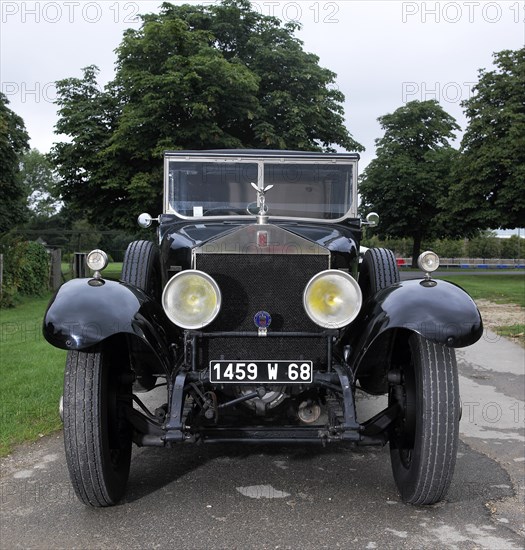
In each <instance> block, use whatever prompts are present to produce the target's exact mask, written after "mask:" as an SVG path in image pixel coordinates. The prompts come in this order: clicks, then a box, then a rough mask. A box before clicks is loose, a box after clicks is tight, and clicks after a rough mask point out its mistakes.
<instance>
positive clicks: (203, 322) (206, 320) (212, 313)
mask: <svg viewBox="0 0 525 550" xmlns="http://www.w3.org/2000/svg"><path fill="white" fill-rule="evenodd" d="M192 276H193V277H200V278H201V279H203V280H204V281H206V282H207V283H208V284H209V285H210V286H211V288H212V290H213V292H214V295H215V305H214V307H213V308H212V309H210V310H209V312H207V313H208V314H207V315H206V316H203V318H201V319H199V321H198V322H193V323H189V322H185V321H184V320H181V319H180V317H177V315H176V314H174V313H173V311H172V310H171V309H170V307H169V305H168V299H169V298H170V296H169V295H170V293H171V292H172V291H173V286H174V285H176V284H178V283H180V282H181V281H183V280H184V278H188V277H192ZM161 303H162V308H163V309H164V313H166V316H167V317H168V319H169V320H170V321H171V322H172V323H173V324H175V325H177V326H178V327H180V328H182V329H186V330H197V329H201V328H203V327H205V326H207V325H209V324H210V323H212V322H213V321H214V320H215V319H216V318H217V315H218V314H219V312H220V310H221V305H222V294H221V290H220V288H219V285H218V284H217V282H216V281H215V279H214V278H213V277H211V276H210V275H208V273H205V272H204V271H199V270H198V269H185V270H184V271H180V272H179V273H176V274H175V275H174V276H173V277H171V279H170V280H169V281H168V282H167V283H166V286H165V287H164V290H163V291H162V297H161Z"/></svg>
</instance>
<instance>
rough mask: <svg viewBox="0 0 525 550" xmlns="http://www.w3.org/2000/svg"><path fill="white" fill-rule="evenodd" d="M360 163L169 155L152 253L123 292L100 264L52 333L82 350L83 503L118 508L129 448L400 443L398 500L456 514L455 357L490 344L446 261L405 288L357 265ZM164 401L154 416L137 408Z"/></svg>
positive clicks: (380, 259) (70, 294) (71, 287)
mask: <svg viewBox="0 0 525 550" xmlns="http://www.w3.org/2000/svg"><path fill="white" fill-rule="evenodd" d="M357 161H358V156H357V155H355V154H320V153H305V152H293V151H259V150H257V151H251V150H235V151H199V152H191V151H183V152H168V153H166V155H165V160H164V162H165V193H164V196H165V202H164V212H163V214H161V215H160V216H159V218H158V222H159V225H158V231H157V241H156V242H149V241H135V242H133V243H131V244H130V246H129V247H128V250H127V253H126V257H125V260H124V265H123V271H122V280H121V281H119V282H116V281H110V280H106V279H104V278H103V276H102V274H101V273H100V270H101V269H102V268H103V267H104V263H105V261H104V253H103V252H102V251H93V252H92V253H91V254H90V256H88V265H90V266H91V267H92V268H93V269H94V270H95V272H94V275H93V277H92V278H90V279H75V280H72V281H70V282H68V283H66V284H64V285H63V286H62V287H61V289H60V290H59V291H58V293H57V294H56V296H55V297H54V298H53V299H52V301H51V303H50V305H49V308H48V310H47V312H46V316H45V320H44V335H45V337H46V338H47V340H48V341H49V342H50V343H51V344H53V345H55V346H57V347H60V348H62V349H66V350H68V351H69V353H68V359H67V364H66V374H65V385H64V397H63V419H64V430H65V441H66V458H67V461H68V467H69V471H70V474H71V479H72V482H73V485H74V487H75V490H76V492H77V495H78V496H79V498H80V499H81V500H82V501H83V502H85V503H86V504H90V505H92V506H107V505H111V504H114V503H115V502H117V501H118V500H119V499H120V498H121V497H122V495H123V493H124V490H125V486H126V482H127V477H128V472H129V464H130V456H131V444H132V441H133V442H135V443H136V444H137V445H141V446H148V445H151V446H171V445H175V444H182V443H191V442H204V443H217V442H223V443H226V442H228V443H247V442H252V443H253V442H273V443H291V442H294V443H301V444H307V443H320V444H328V443H338V444H345V443H346V444H353V445H367V444H371V445H384V444H385V443H387V442H389V443H390V449H391V456H392V467H393V473H394V478H395V480H396V483H397V485H398V488H399V490H400V492H401V495H402V497H403V499H404V500H405V501H406V502H409V503H414V504H428V503H432V502H436V501H438V500H440V499H441V498H443V496H444V495H445V494H446V491H447V489H448V486H449V484H450V479H451V476H452V472H453V469H454V463H455V455H456V447H457V440H458V425H459V418H460V409H461V407H460V401H459V393H458V382H457V370H456V363H455V356H454V349H453V348H455V347H463V346H468V345H470V344H472V343H474V342H475V341H476V340H478V339H479V337H480V336H481V333H482V323H481V318H480V315H479V312H478V310H477V308H476V306H475V304H474V302H473V301H472V300H471V298H470V297H469V296H468V295H467V294H466V293H465V292H464V291H463V290H462V289H460V288H459V287H457V286H455V285H452V284H450V283H447V282H444V281H436V280H433V279H432V278H431V276H430V272H431V271H432V270H433V269H434V268H435V267H436V266H437V262H436V260H437V257H436V256H435V255H434V254H432V253H427V254H426V256H423V258H422V264H421V266H422V267H423V268H424V269H426V270H427V274H426V276H425V277H424V278H423V279H416V280H409V281H403V282H401V281H400V278H399V273H398V270H397V265H396V260H395V257H394V255H393V254H392V252H391V251H389V250H385V249H370V250H367V251H366V253H365V254H364V255H363V256H361V255H360V240H361V234H362V228H363V225H364V224H365V223H367V222H363V221H362V220H361V219H360V218H359V216H358V214H357V186H356V178H357ZM140 223H141V224H142V225H143V226H147V225H149V224H151V217H149V216H148V215H142V216H141V217H140ZM159 384H165V386H166V388H165V389H166V398H165V404H163V405H162V406H160V407H157V408H156V409H155V410H154V411H152V410H149V409H148V407H147V406H146V405H145V404H144V403H143V400H142V398H141V396H142V394H143V393H144V392H150V391H151V390H153V389H154V388H156V387H158V386H159ZM357 388H359V389H360V390H362V391H365V392H368V393H371V394H374V395H379V394H385V395H387V396H388V404H387V406H386V407H385V409H384V410H383V411H381V412H380V413H379V414H377V415H375V416H374V417H372V418H368V419H358V418H357V417H356V409H355V393H356V389H357ZM156 391H158V389H157V390H156ZM142 397H143V396H142ZM438 428H439V429H438Z"/></svg>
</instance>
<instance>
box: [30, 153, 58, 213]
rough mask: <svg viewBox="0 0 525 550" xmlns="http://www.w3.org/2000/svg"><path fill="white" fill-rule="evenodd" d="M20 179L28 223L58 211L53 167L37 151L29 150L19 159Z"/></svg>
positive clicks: (44, 156) (45, 157)
mask: <svg viewBox="0 0 525 550" xmlns="http://www.w3.org/2000/svg"><path fill="white" fill-rule="evenodd" d="M20 178H21V179H22V182H23V184H24V187H25V194H26V196H27V203H28V207H29V212H30V221H32V222H34V221H35V220H36V219H39V220H46V219H49V218H51V217H52V216H54V215H55V214H57V213H58V212H59V211H60V208H61V206H62V205H61V203H60V201H58V200H57V198H56V194H57V184H58V181H57V177H56V174H55V173H54V170H53V165H52V164H51V161H50V160H49V159H48V158H47V156H46V155H44V154H43V153H41V152H40V151H39V150H38V149H31V150H30V151H28V152H26V153H25V154H24V155H23V156H22V157H21V159H20Z"/></svg>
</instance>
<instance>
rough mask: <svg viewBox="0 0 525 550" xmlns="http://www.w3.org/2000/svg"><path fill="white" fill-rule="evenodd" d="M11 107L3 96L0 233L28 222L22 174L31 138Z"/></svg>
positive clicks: (0, 100)
mask: <svg viewBox="0 0 525 550" xmlns="http://www.w3.org/2000/svg"><path fill="white" fill-rule="evenodd" d="M8 104H9V101H8V99H7V97H6V96H5V95H4V94H2V93H1V92H0V196H1V197H2V200H1V201H0V233H4V232H5V231H8V230H9V229H12V228H13V227H14V226H16V225H19V224H20V223H21V222H23V221H25V219H26V218H27V203H26V193H25V188H24V185H23V183H22V181H21V178H20V177H19V172H20V158H21V156H22V154H23V153H24V152H25V151H26V150H27V149H28V147H29V136H28V135H27V132H26V129H25V125H24V121H23V120H22V118H21V117H20V116H18V115H17V114H16V113H14V112H13V111H12V110H11V109H9V107H8V106H7V105H8Z"/></svg>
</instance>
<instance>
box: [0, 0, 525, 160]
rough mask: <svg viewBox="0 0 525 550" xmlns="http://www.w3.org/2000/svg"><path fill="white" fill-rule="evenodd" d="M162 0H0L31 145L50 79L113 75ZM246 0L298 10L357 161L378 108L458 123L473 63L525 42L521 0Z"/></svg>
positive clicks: (3, 40) (46, 107) (4, 82)
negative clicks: (430, 106)
mask: <svg viewBox="0 0 525 550" xmlns="http://www.w3.org/2000/svg"><path fill="white" fill-rule="evenodd" d="M173 3H176V4H180V3H183V2H173ZM186 3H192V2H186ZM195 3H197V4H211V3H213V2H212V1H209V2H195ZM160 4H161V2H160V1H156V0H150V1H137V2H133V1H127V0H123V1H116V0H102V1H98V2H95V1H84V0H66V1H49V2H48V1H40V2H25V1H22V2H20V1H7V0H0V11H1V14H0V15H1V28H0V48H1V52H0V71H1V72H0V82H1V90H2V92H3V93H4V94H5V95H6V96H7V97H8V99H9V101H10V108H11V109H12V110H14V111H15V112H16V113H17V114H19V115H20V116H22V118H23V119H24V122H25V125H26V128H27V130H28V132H29V135H30V138H31V146H32V147H35V148H37V149H39V150H40V151H42V152H47V151H48V150H49V149H50V147H51V145H52V143H53V142H56V141H60V139H59V137H58V136H56V135H55V134H54V133H53V127H54V124H55V122H56V109H55V106H54V105H53V99H54V97H55V88H54V84H53V82H54V81H56V80H59V79H62V78H67V77H71V76H80V75H81V71H80V69H81V68H82V67H85V66H87V65H91V64H94V65H97V66H98V67H99V68H100V69H101V73H100V84H101V85H104V84H105V83H106V82H108V81H109V80H111V79H112V78H113V75H114V72H113V70H114V62H115V54H114V49H115V48H116V47H117V46H118V45H119V43H120V41H121V38H122V32H123V30H124V29H125V28H126V27H133V28H138V27H139V23H138V21H137V19H136V17H135V16H136V15H137V14H139V13H147V12H152V11H157V10H158V7H159V6H160ZM252 5H253V7H254V8H255V9H257V10H259V11H260V12H261V13H263V14H267V15H275V16H277V17H279V18H281V19H283V20H285V21H287V20H288V21H289V20H299V21H300V23H301V24H302V30H301V31H300V32H299V33H298V36H299V37H300V38H301V39H302V40H303V41H304V49H305V50H306V51H309V52H313V53H315V54H317V55H318V56H319V57H320V64H321V65H322V66H324V67H327V68H329V69H331V70H332V71H334V72H335V73H337V75H338V77H337V87H338V88H339V89H340V90H341V91H342V92H343V93H344V94H345V96H346V103H345V114H346V120H347V126H348V128H349V130H350V132H351V133H352V135H353V136H354V138H355V139H356V140H357V141H359V142H360V143H362V144H363V145H364V146H365V147H366V151H365V152H364V153H363V154H362V155H361V158H362V162H361V169H363V168H364V167H365V166H366V164H367V163H368V162H369V161H370V159H371V158H373V157H374V154H375V147H374V140H375V139H376V138H378V137H380V136H381V131H380V127H379V124H378V122H377V117H379V116H381V115H384V114H386V113H389V112H392V111H394V110H395V109H397V108H398V107H400V106H402V105H403V104H404V103H406V102H407V101H411V100H414V99H418V100H425V99H432V98H435V99H437V100H439V101H440V103H441V105H442V106H443V107H444V109H445V110H446V111H448V112H449V113H450V114H451V115H453V116H454V117H455V118H456V119H457V120H458V123H459V124H460V126H461V127H462V128H464V127H465V119H464V117H463V114H462V109H461V107H460V104H459V103H460V101H461V100H463V99H466V98H468V97H469V93H470V91H471V87H472V86H473V84H474V83H475V82H476V81H477V75H478V69H480V68H487V69H490V68H491V66H492V54H493V52H496V51H501V50H504V49H518V48H521V47H523V45H524V43H525V23H524V21H525V2H523V1H508V2H507V1H500V2H490V1H483V0H480V1H466V2H450V1H446V2H397V1H370V0H368V1H357V0H350V1H349V0H346V1H341V0H339V1H336V2H328V1H322V0H319V1H314V0H301V1H298V2H289V1H280V2H278V1H270V0H258V1H257V2H252ZM458 137H459V136H458Z"/></svg>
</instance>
